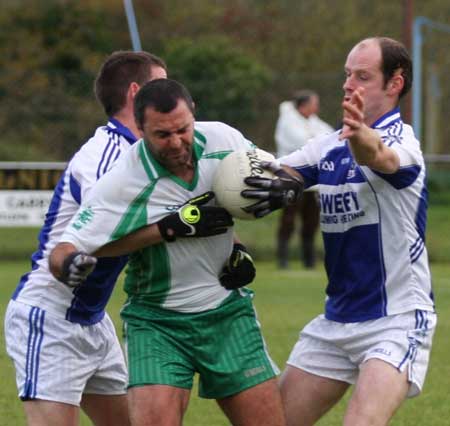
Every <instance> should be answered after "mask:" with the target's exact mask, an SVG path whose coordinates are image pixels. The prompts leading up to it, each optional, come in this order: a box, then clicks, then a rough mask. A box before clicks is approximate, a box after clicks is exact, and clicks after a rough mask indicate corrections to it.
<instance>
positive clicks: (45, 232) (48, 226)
mask: <svg viewBox="0 0 450 426" xmlns="http://www.w3.org/2000/svg"><path fill="white" fill-rule="evenodd" d="M65 175H66V171H64V173H63V174H62V176H61V178H60V179H59V181H58V184H57V185H56V188H55V191H54V193H53V197H52V200H51V202H50V206H49V208H48V211H47V214H46V215H45V222H44V226H43V227H42V229H41V232H39V237H38V240H39V247H38V249H37V251H35V252H34V253H33V255H32V256H31V270H32V271H34V270H36V269H37V268H38V264H37V262H38V261H39V260H41V259H42V258H43V253H44V250H45V246H46V244H47V242H48V238H49V234H50V232H51V230H52V227H53V224H54V223H55V221H56V218H57V217H58V212H59V208H60V206H61V196H62V194H63V192H64V179H65ZM29 275H30V272H27V273H26V274H24V275H23V276H22V277H21V279H20V281H19V284H18V286H17V288H16V290H15V291H14V293H13V295H12V299H14V300H15V299H16V298H17V296H18V294H19V293H20V291H21V290H22V288H23V286H24V285H25V283H26V282H27V280H28V276H29Z"/></svg>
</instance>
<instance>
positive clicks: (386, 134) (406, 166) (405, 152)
mask: <svg viewBox="0 0 450 426" xmlns="http://www.w3.org/2000/svg"><path fill="white" fill-rule="evenodd" d="M396 129H397V130H396ZM380 136H381V140H382V141H383V143H384V144H385V145H386V146H388V147H389V148H391V149H393V150H394V151H395V152H396V153H397V155H398V157H399V159H400V167H399V169H398V170H397V171H396V172H395V173H392V174H386V173H381V172H378V171H375V170H372V172H373V173H374V175H375V176H378V177H381V178H382V179H383V180H385V181H387V182H389V183H390V184H391V185H392V186H393V187H394V188H396V189H402V188H406V187H407V186H409V185H411V184H412V183H413V182H414V181H415V180H416V179H417V177H418V176H419V175H420V173H421V171H422V169H423V168H424V167H425V163H424V159H423V155H422V151H421V149H420V144H419V141H418V140H417V139H416V138H415V136H414V132H413V130H412V128H411V127H410V126H408V125H405V124H402V126H399V125H393V126H390V127H389V128H387V129H386V130H384V131H383V132H381V133H380Z"/></svg>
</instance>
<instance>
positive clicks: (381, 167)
mask: <svg viewBox="0 0 450 426" xmlns="http://www.w3.org/2000/svg"><path fill="white" fill-rule="evenodd" d="M342 108H343V111H344V117H343V120H342V121H343V128H342V133H341V136H340V139H348V140H349V142H350V148H351V150H352V153H353V156H354V157H355V160H356V162H357V163H358V164H359V165H361V166H368V167H370V168H371V169H373V170H376V171H379V172H382V173H395V172H396V171H397V170H398V168H399V166H400V159H399V157H398V155H397V153H396V152H395V151H394V150H393V149H391V148H389V147H388V146H386V145H385V144H384V143H383V142H382V141H381V138H380V135H379V134H378V133H377V132H376V131H375V130H373V129H371V128H370V127H369V126H367V124H365V122H364V89H363V88H362V87H359V88H357V89H356V90H355V91H354V92H353V93H352V95H351V97H350V98H349V99H344V101H343V102H342Z"/></svg>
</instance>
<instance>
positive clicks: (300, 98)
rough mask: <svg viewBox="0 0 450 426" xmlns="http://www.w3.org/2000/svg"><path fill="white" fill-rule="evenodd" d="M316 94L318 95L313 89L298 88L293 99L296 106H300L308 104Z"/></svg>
mask: <svg viewBox="0 0 450 426" xmlns="http://www.w3.org/2000/svg"><path fill="white" fill-rule="evenodd" d="M315 96H317V97H318V95H317V93H316V92H313V91H312V90H306V89H305V90H298V91H297V92H294V94H293V96H292V100H293V102H294V105H295V107H296V108H300V107H301V106H303V105H305V104H307V103H308V102H309V101H310V100H311V98H313V97H315Z"/></svg>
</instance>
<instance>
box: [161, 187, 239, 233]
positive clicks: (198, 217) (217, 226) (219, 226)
mask: <svg viewBox="0 0 450 426" xmlns="http://www.w3.org/2000/svg"><path fill="white" fill-rule="evenodd" d="M213 198H214V193H213V192H211V191H209V192H205V193H204V194H202V195H199V196H198V197H195V198H191V199H190V200H189V201H187V202H186V204H184V205H183V206H181V208H180V209H179V210H177V211H176V212H175V213H172V214H170V215H168V216H166V217H164V218H163V219H161V220H160V221H159V222H157V225H158V228H159V232H160V233H161V236H162V237H163V238H164V239H165V240H166V241H175V239H176V238H177V237H210V236H212V235H218V234H224V233H225V232H227V228H228V227H229V226H233V224H234V222H233V219H232V217H231V215H230V213H228V212H227V211H226V210H225V209H224V208H222V207H214V206H204V204H206V203H207V202H209V201H210V200H212V199H213Z"/></svg>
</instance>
